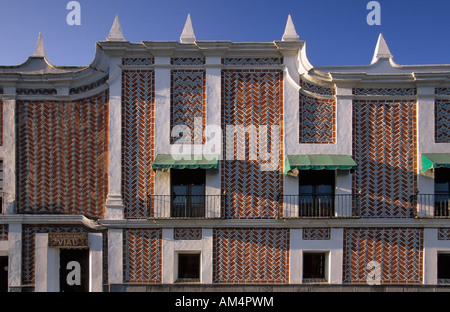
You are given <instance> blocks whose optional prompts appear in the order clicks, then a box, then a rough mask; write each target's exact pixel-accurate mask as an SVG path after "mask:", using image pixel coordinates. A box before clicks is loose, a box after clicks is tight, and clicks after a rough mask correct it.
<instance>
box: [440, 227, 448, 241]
mask: <svg viewBox="0 0 450 312" xmlns="http://www.w3.org/2000/svg"><path fill="white" fill-rule="evenodd" d="M438 240H450V228H440V229H438Z"/></svg>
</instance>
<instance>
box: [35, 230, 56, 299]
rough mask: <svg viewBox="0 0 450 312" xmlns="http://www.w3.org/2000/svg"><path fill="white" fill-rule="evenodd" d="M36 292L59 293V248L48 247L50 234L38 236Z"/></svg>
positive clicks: (39, 234)
mask: <svg viewBox="0 0 450 312" xmlns="http://www.w3.org/2000/svg"><path fill="white" fill-rule="evenodd" d="M35 252H36V256H35V268H36V269H35V292H59V248H49V247H48V234H47V233H37V234H36V251H35Z"/></svg>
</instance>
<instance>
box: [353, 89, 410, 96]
mask: <svg viewBox="0 0 450 312" xmlns="http://www.w3.org/2000/svg"><path fill="white" fill-rule="evenodd" d="M353 94H354V95H358V96H361V95H363V96H365V95H367V96H413V95H416V94H417V89H415V88H354V89H353Z"/></svg>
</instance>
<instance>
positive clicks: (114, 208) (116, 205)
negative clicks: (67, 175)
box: [105, 57, 124, 219]
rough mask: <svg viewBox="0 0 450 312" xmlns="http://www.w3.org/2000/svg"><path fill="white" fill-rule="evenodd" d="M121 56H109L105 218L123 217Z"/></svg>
mask: <svg viewBox="0 0 450 312" xmlns="http://www.w3.org/2000/svg"><path fill="white" fill-rule="evenodd" d="M121 63H122V58H121V57H111V58H110V67H109V71H110V77H116V76H117V79H113V80H110V81H109V83H110V85H109V127H108V128H109V139H108V141H109V143H108V144H109V148H108V196H107V199H106V206H105V207H106V208H105V219H123V218H124V212H123V210H124V206H123V200H122V77H121V75H118V71H121V70H120V68H119V65H120V64H121Z"/></svg>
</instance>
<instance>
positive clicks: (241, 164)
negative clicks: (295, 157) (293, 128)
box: [221, 70, 283, 218]
mask: <svg viewBox="0 0 450 312" xmlns="http://www.w3.org/2000/svg"><path fill="white" fill-rule="evenodd" d="M282 79H283V74H282V72H281V71H279V70H223V71H222V129H223V130H224V136H223V138H224V139H223V147H224V151H227V143H228V142H227V141H228V140H233V141H230V142H234V153H233V154H234V156H233V158H232V159H228V158H227V159H226V160H224V161H222V162H221V166H222V167H221V168H222V189H223V190H224V191H225V193H226V195H227V201H226V209H225V216H226V217H227V218H275V217H276V216H277V211H278V201H277V196H278V194H280V193H282V192H283V178H282V172H281V168H282V166H283V157H282V155H283V140H282V137H283V132H282V130H281V131H280V132H279V133H274V132H272V129H271V126H279V128H280V129H283V82H282V81H283V80H282ZM227 126H243V127H249V126H254V127H255V135H256V136H255V138H258V137H259V131H260V129H259V126H267V133H265V134H264V135H261V137H265V138H267V146H268V147H267V148H266V146H264V147H262V148H261V149H258V147H259V146H258V140H257V139H250V138H249V135H248V134H247V136H241V137H240V138H239V136H236V138H231V137H228V136H227V131H226V129H227ZM275 143H277V144H275ZM231 145H232V144H231V143H230V146H231ZM272 145H273V146H276V145H278V148H279V151H272V149H271V148H269V147H271V146H272ZM239 146H241V147H244V146H245V148H243V149H241V151H240V149H239ZM250 148H254V150H255V151H257V153H258V155H257V156H258V157H257V159H251V157H250V155H249V150H250ZM261 151H266V152H269V153H270V154H271V155H276V156H275V157H276V158H277V159H272V160H271V161H272V163H273V162H274V161H275V163H277V164H278V165H277V167H276V168H274V169H275V170H271V171H262V170H261V164H263V163H264V162H265V160H264V159H266V158H265V156H267V154H264V153H265V152H261ZM227 152H228V151H227ZM224 155H225V152H224Z"/></svg>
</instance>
